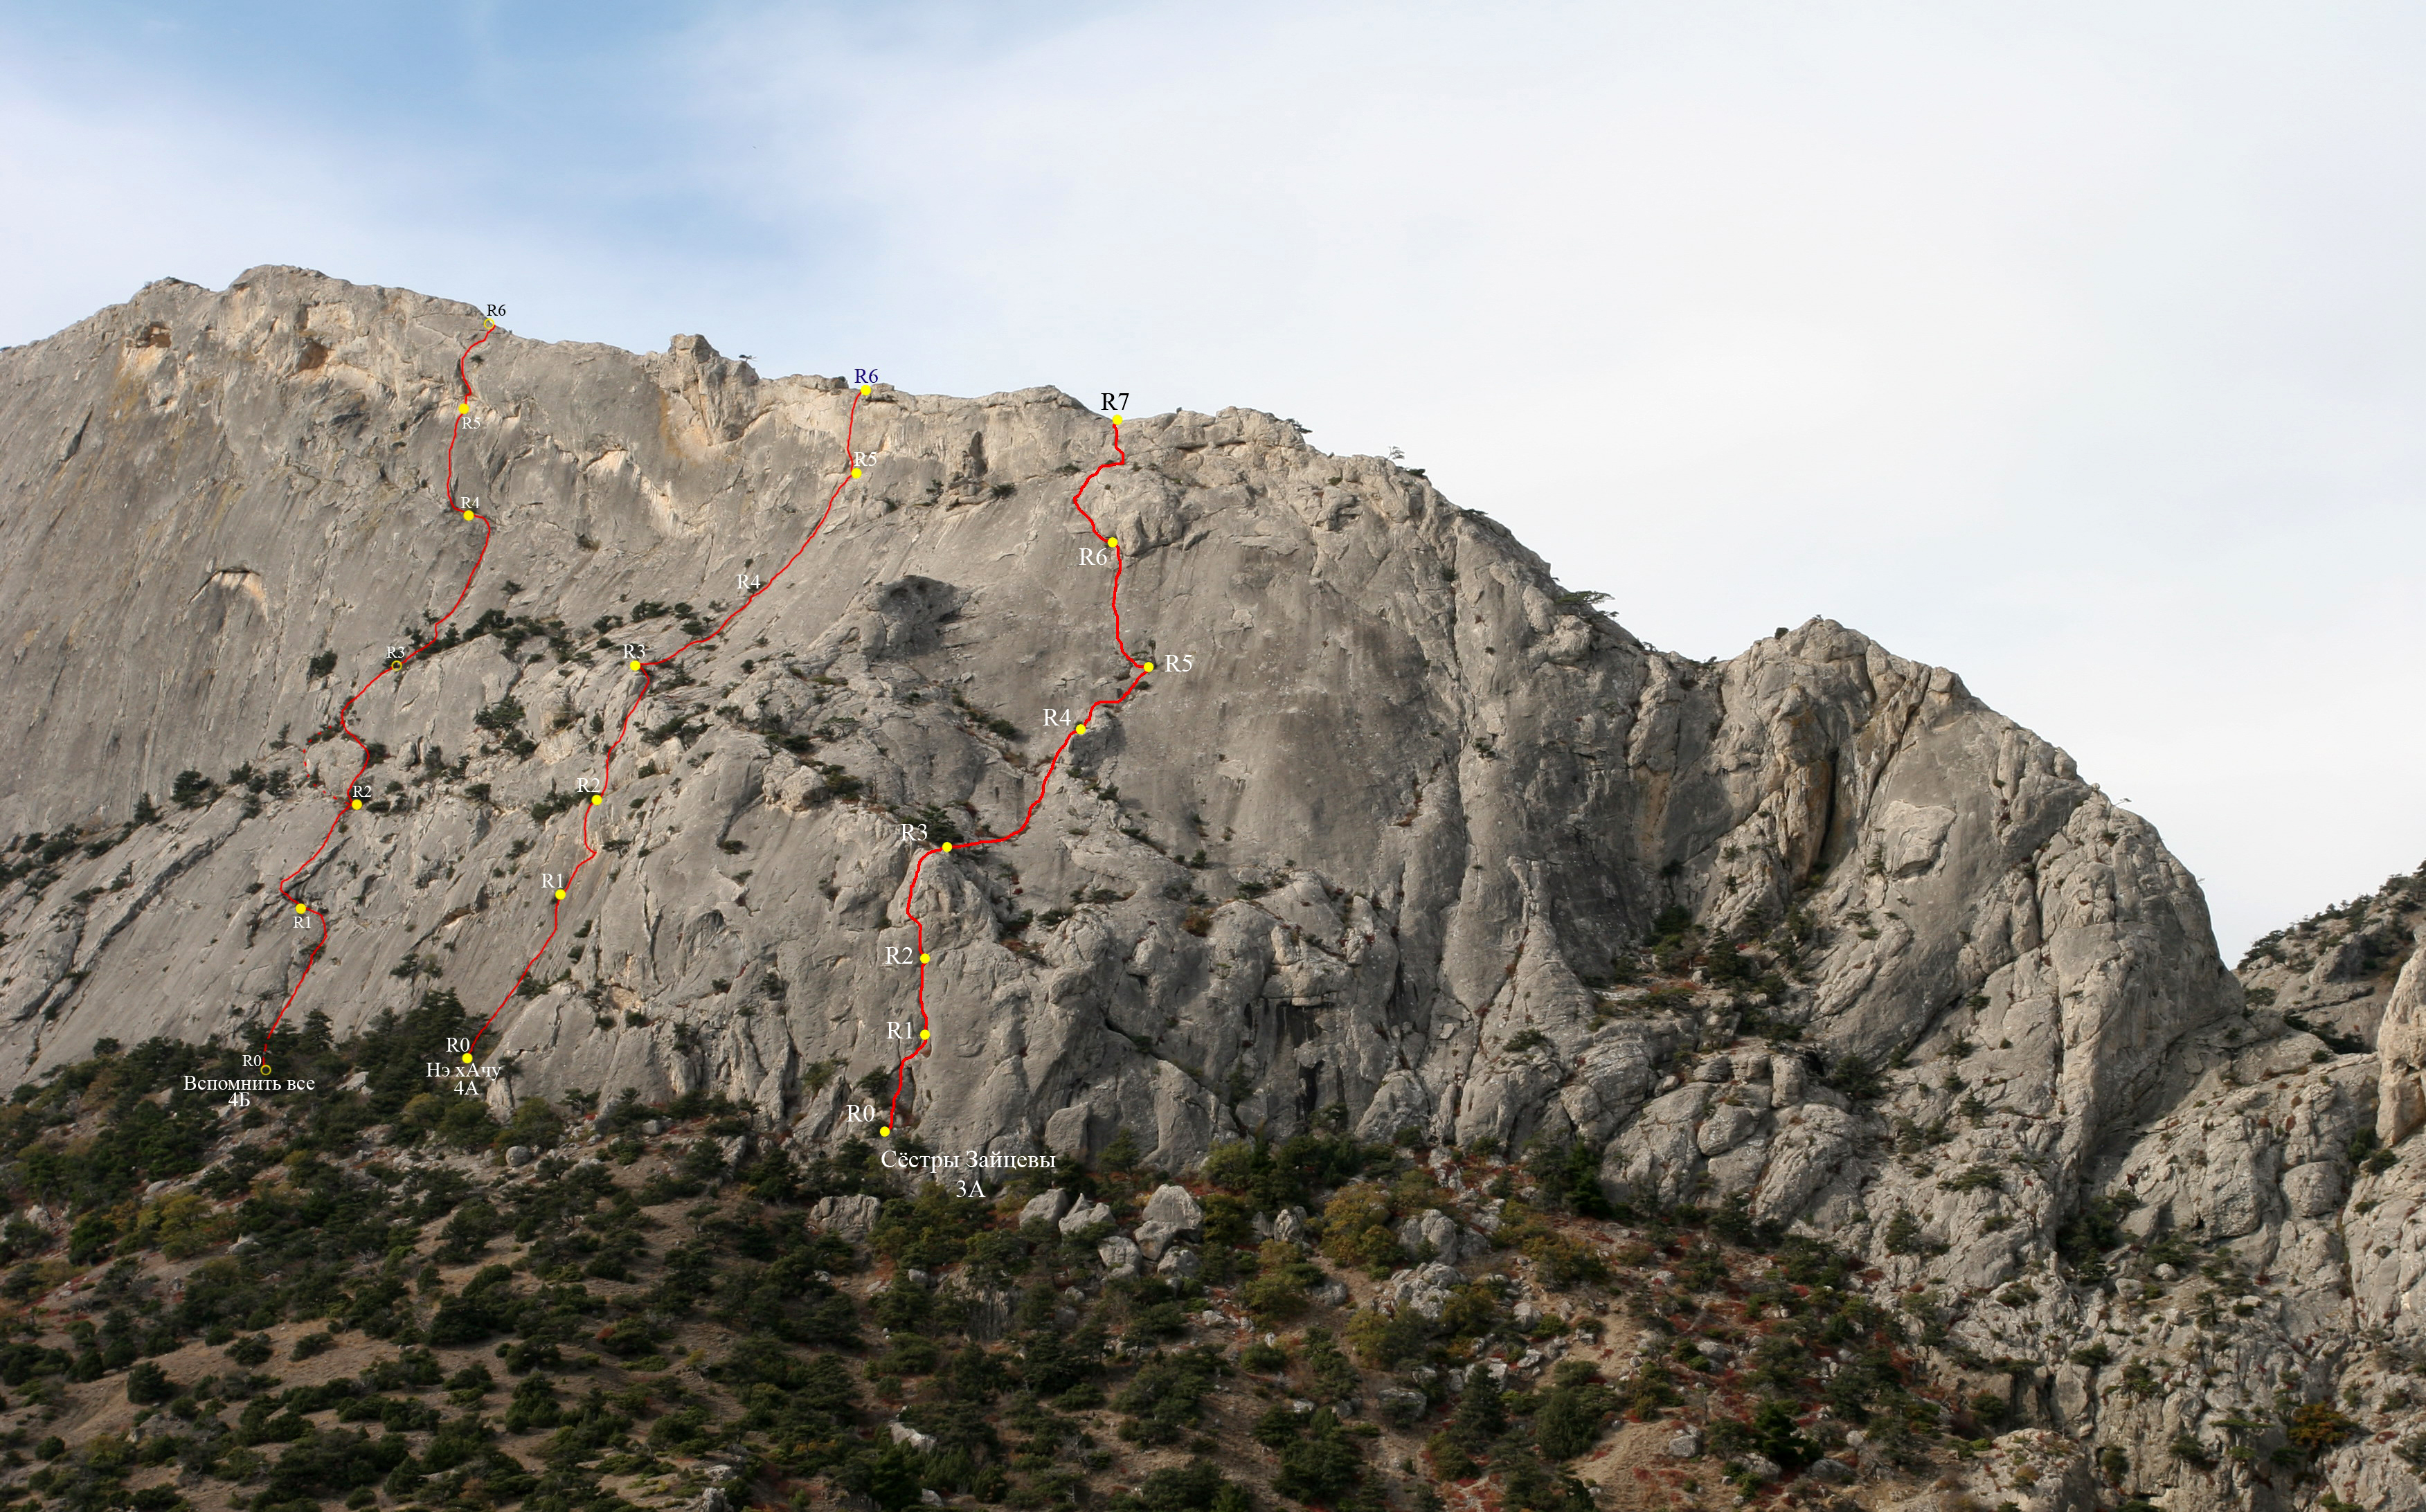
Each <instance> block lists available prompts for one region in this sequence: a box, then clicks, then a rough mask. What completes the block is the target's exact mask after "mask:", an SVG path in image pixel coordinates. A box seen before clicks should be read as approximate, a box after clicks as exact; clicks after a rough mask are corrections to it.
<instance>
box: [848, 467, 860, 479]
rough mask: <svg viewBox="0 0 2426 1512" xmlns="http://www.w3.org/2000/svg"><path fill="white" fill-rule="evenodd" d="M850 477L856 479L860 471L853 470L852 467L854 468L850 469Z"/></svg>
mask: <svg viewBox="0 0 2426 1512" xmlns="http://www.w3.org/2000/svg"><path fill="white" fill-rule="evenodd" d="M850 475H851V476H853V477H858V476H859V475H860V471H859V469H858V468H855V467H854V468H852V469H851V470H850Z"/></svg>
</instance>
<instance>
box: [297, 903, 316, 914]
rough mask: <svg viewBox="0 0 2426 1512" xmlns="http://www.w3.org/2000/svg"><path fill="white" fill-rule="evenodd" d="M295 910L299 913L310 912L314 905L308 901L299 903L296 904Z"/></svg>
mask: <svg viewBox="0 0 2426 1512" xmlns="http://www.w3.org/2000/svg"><path fill="white" fill-rule="evenodd" d="M295 911H296V912H298V913H309V912H311V911H312V905H310V904H308V903H299V904H297V905H295Z"/></svg>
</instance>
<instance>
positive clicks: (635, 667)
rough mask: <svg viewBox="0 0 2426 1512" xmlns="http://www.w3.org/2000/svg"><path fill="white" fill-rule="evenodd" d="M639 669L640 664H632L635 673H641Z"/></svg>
mask: <svg viewBox="0 0 2426 1512" xmlns="http://www.w3.org/2000/svg"><path fill="white" fill-rule="evenodd" d="M639 669H640V664H639V663H638V662H634V663H633V664H632V670H633V671H635V672H637V671H639Z"/></svg>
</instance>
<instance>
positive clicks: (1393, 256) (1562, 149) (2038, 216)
mask: <svg viewBox="0 0 2426 1512" xmlns="http://www.w3.org/2000/svg"><path fill="white" fill-rule="evenodd" d="M2421 72H2426V12H2419V11H2418V10H2416V9H2415V8H2400V7H2394V6H2369V5H2350V6H2337V7H2333V8H2319V7H2292V6H2288V5H2286V6H2276V7H2256V6H2246V5H2214V4H2208V5H2196V6H2193V5H2186V4H2185V5H2165V4H2150V5H2143V6H2136V7H2131V8H2113V7H2109V6H2093V5H2086V4H2082V5H2065V4H2050V5H2044V6H2034V7H2030V8H2019V9H2017V8H2011V7H1995V6H1989V5H1985V4H1979V5H1946V4H1929V5H1918V4H1914V5H1902V6H1898V5H1846V4H1796V5H1785V4H1777V5H1750V4H1727V3H1706V4H1692V5H1686V4H1673V5H1656V6H1655V5H1609V4H1596V5H1589V6H1582V5H1578V6H1562V5H1527V6H1507V7H1496V8H1478V7H1472V6H1448V5H1423V4H1391V5H1372V6H1361V5H1305V4H1295V5H1257V4H1239V5H1231V6H1224V7H1204V6H1166V5H1154V4H1140V5H1119V6H1113V5H1085V4H1063V5H1055V6H1035V5H1018V4H989V5H971V6H950V5H921V6H866V5H861V6H852V7H826V6H813V5H794V6H749V5H737V4H728V5H709V6H691V7H663V6H659V7H641V6H629V5H585V6H579V7H574V6H552V5H530V4H525V5H513V6H506V5H449V4H443V3H441V4H428V5H415V6H412V7H376V8H373V7H354V8H346V7H326V6H315V7H304V6H242V7H239V6H225V5H222V6H204V5H186V6H167V5H126V4H105V3H104V4H86V5H82V6H78V7H58V6H43V7H35V6H30V5H19V4H13V3H6V0H0V131H5V132H6V133H7V138H6V139H7V140H8V142H9V144H10V146H9V150H8V152H7V153H0V204H6V205H7V206H8V217H9V226H8V230H9V233H10V234H8V235H7V236H5V237H0V278H5V283H0V288H5V289H6V290H7V293H6V294H5V296H0V343H14V342H22V341H26V340H31V339H34V338H37V337H39V336H40V335H43V334H45V333H47V332H49V331H51V330H56V329H57V328H58V327H60V326H62V325H65V324H67V323H69V322H70V321H73V320H74V319H77V318H80V317H81V316H83V315H85V314H89V313H91V311H93V310H94V309H96V308H98V307H100V306H102V305H104V304H107V303H110V302H113V301H115V300H118V299H121V298H125V297H126V295H128V294H129V293H131V292H132V291H133V290H134V289H135V288H137V286H139V285H140V284H142V283H143V282H145V281H148V280H150V279H153V278H157V277H161V276H164V275H175V276H177V277H181V278H186V279H190V280H192V281H196V282H200V283H205V284H209V285H211V286H214V287H217V286H220V285H223V284H225V283H226V281H228V280H229V279H230V278H232V277H234V276H235V274H236V273H237V272H239V271H240V270H242V269H243V268H245V267H247V266H250V265H254V264H259V263H273V262H275V263H296V264H301V265H307V266H313V267H318V268H321V269H323V270H324V271H327V272H330V273H332V274H335V275H337V276H340V277H343V278H348V279H351V280H354V281H361V282H380V283H396V284H402V285H406V286H409V287H412V288H416V289H420V290H423V291H425V292H429V293H432V294H441V295H446V296H451V297H454V298H465V299H471V300H476V301H479V302H483V303H487V302H496V303H503V304H505V305H507V306H508V307H509V311H510V314H509V319H508V322H507V323H508V324H509V325H510V326H512V327H514V328H515V329H516V330H520V331H522V332H523V333H525V334H527V335H532V336H540V337H547V338H568V339H583V340H594V341H606V342H611V343H614V344H616V345H619V346H633V347H640V348H658V347H662V346H664V345H665V343H666V341H667V339H668V337H669V336H671V334H672V333H674V332H676V331H700V332H704V334H706V335H707V336H708V337H709V338H710V339H711V340H713V341H715V342H716V343H717V345H718V346H720V347H721V348H722V349H724V350H726V351H729V352H749V353H752V354H753V355H754V356H755V357H756V358H757V360H758V363H759V366H760V368H761V369H762V370H763V371H768V372H773V373H780V372H791V371H813V372H836V371H841V370H844V369H847V368H850V367H856V366H871V365H873V366H878V367H880V368H881V370H882V371H883V372H884V375H885V377H886V378H888V379H891V380H892V381H895V382H898V383H900V384H902V385H903V386H904V387H908V388H913V389H920V390H928V391H933V392H943V393H959V394H975V393H985V392H990V391H994V390H1000V389H1011V388H1021V387H1026V386H1028V385H1030V384H1035V383H1057V384H1059V385H1060V386H1061V387H1063V388H1065V389H1068V390H1070V391H1072V392H1074V393H1080V394H1092V393H1094V392H1096V391H1099V390H1102V389H1106V388H1111V389H1122V390H1127V391H1129V392H1131V393H1132V394H1133V395H1134V406H1133V407H1134V408H1135V409H1137V410H1140V411H1154V410H1166V409H1170V408H1173V407H1179V406H1185V407H1188V408H1192V409H1200V410H1215V409H1220V408H1221V407H1223V406H1226V405H1233V404H1236V405H1244V406H1250V407H1253V408H1257V409H1264V410H1273V411H1275V412H1277V413H1281V414H1285V415H1290V416H1293V417H1295V418H1297V419H1299V420H1300V421H1302V422H1303V423H1304V424H1306V425H1308V426H1312V427H1313V429H1314V440H1315V441H1316V442H1318V443H1319V444H1323V445H1326V446H1328V447H1330V448H1332V449H1334V450H1339V451H1381V450H1383V449H1386V448H1388V447H1390V446H1394V445H1395V446H1399V447H1401V448H1403V449H1404V451H1405V452H1406V454H1407V458H1408V460H1409V461H1410V462H1412V463H1414V464H1415V465H1418V466H1423V467H1425V468H1427V469H1428V470H1429V471H1430V472H1431V476H1432V477H1433V479H1434V480H1435V481H1436V482H1439V483H1440V484H1441V485H1442V486H1443V488H1444V489H1445V490H1446V491H1448V493H1449V494H1450V495H1451V496H1452V497H1454V498H1456V499H1457V500H1458V501H1459V502H1461V503H1463V504H1465V505H1468V506H1471V507H1479V508H1482V509H1486V510H1488V511H1489V512H1491V513H1492V514H1494V515H1496V516H1497V517H1498V518H1500V519H1502V520H1504V521H1506V522H1508V523H1510V524H1511V525H1512V526H1513V527H1514V528H1515V529H1516V530H1517V531H1518V533H1519V534H1520V535H1521V536H1522V537H1523V538H1524V539H1526V540H1527V541H1528V543H1530V544H1531V545H1533V546H1534V547H1535V548H1536V549H1537V550H1539V551H1541V552H1542V553H1543V555H1545V556H1547V557H1548V558H1549V559H1550V561H1551V562H1552V563H1553V565H1554V566H1555V567H1556V568H1557V569H1558V571H1559V572H1560V574H1561V577H1562V579H1563V580H1564V581H1566V582H1567V583H1568V584H1569V585H1570V586H1572V587H1593V588H1600V589H1604V590H1607V591H1609V592H1610V593H1612V594H1613V595H1615V607H1616V608H1617V610H1618V612H1619V613H1620V614H1621V616H1622V618H1624V619H1625V620H1626V622H1627V623H1628V624H1629V625H1630V626H1632V627H1633V628H1634V629H1635V630H1636V631H1637V633H1639V634H1641V635H1644V636H1645V637H1646V638H1648V639H1650V640H1652V641H1654V642H1656V643H1658V644H1660V645H1663V646H1670V647H1674V648H1675V649H1678V650H1681V651H1687V652H1690V653H1692V654H1695V655H1707V656H1723V655H1727V654H1731V653H1733V652H1734V651H1738V650H1740V649H1741V648H1742V647H1743V646H1744V645H1745V644H1746V643H1748V642H1749V641H1750V640H1752V639H1753V638H1755V637H1756V636H1758V635H1763V634H1766V633H1767V632H1768V631H1769V630H1770V629H1771V628H1772V627H1774V626H1776V625H1779V624H1791V623H1795V622H1798V621H1800V620H1801V619H1803V618H1805V617H1807V616H1809V615H1812V614H1825V615H1828V616H1830V617H1832V618H1835V619H1840V620H1842V621H1844V622H1846V623H1848V624H1851V625H1853V626H1855V627H1856V628H1859V629H1862V630H1864V631H1867V632H1868V633H1870V634H1871V635H1876V636H1877V637H1879V638H1880V639H1881V640H1883V641H1884V642H1885V643H1886V644H1887V645H1888V646H1889V648H1890V649H1892V650H1894V651H1898V652H1900V653H1902V654H1905V655H1908V656H1913V657H1917V658H1919V659H1922V660H1926V661H1931V662H1935V663H1939V664H1941V665H1945V666H1948V667H1951V668H1955V669H1956V670H1957V671H1959V672H1961V673H1962V674H1963V676H1964V677H1965V681H1966V682H1968V683H1969V684H1970V685H1971V686H1972V687H1973V688H1974V689H1975V690H1976V691H1978V692H1979V693H1980V694H1981V696H1982V697H1983V698H1985V699H1987V700H1989V701H1990V702H1992V703H1994V704H1995V705H1996V706H1997V707H1998V708H2000V709H2002V710H2004V711H2005V712H2006V713H2008V714H2011V715H2013V716H2014V717H2016V718H2019V719H2021V720H2023V721H2024V722H2025V723H2028V724H2030V725H2031V726H2032V727H2033V728H2035V729H2037V730H2038V731H2039V732H2042V733H2043V734H2045V735H2046V736H2047V737H2048V738H2050V739H2052V740H2055V741H2056V742H2058V743H2059V744H2061V745H2062V746H2064V747H2065V748H2068V749H2070V750H2071V751H2073V752H2074V753H2075V754H2076V755H2077V756H2078V758H2079V759H2080V762H2081V764H2082V767H2083V769H2084V771H2085V772H2086V773H2087V774H2088V775H2089V776H2091V777H2092V778H2093V779H2094V780H2099V781H2101V782H2102V783H2103V784H2104V785H2105V786H2106V788H2107V790H2108V791H2109V792H2110V793H2112V794H2114V795H2116V796H2119V797H2124V798H2127V799H2128V800H2130V801H2131V804H2132V806H2133V807H2134V808H2136V809H2137V810H2139V811H2140V812H2143V813H2144V814H2146V815H2147V816H2148V817H2149V818H2151V819H2152V820H2153V821H2155V822H2156V823H2157V824H2158V826H2159V828H2161V829H2162V830H2163V832H2164V833H2165V835H2166V838H2167V840H2168V841H2169V843H2171V844H2173V846H2174V847H2175V850H2176V851H2177V852H2178V853H2179V854H2181V855H2182V857H2183V858H2184V859H2185V860H2186V861H2188V862H2189V863H2190V864H2191V868H2192V869H2193V870H2194V871H2195V872H2196V873H2197V874H2198V875H2199V876H2200V877H2201V878H2202V879H2203V880H2204V881H2205V883H2206V884H2207V887H2208V893H2209V897H2210V900H2211V902H2212V903H2213V905H2214V908H2215V910H2216V914H2217V919H2218V925H2219V932H2220V933H2221V935H2222V936H2223V937H2224V941H2225V943H2226V946H2227V948H2228V949H2237V947H2238V946H2239V945H2240V943H2241V942H2243V941H2246V940H2248V939H2249V938H2250V937H2252V936H2254V935H2255V934H2256V933H2259V932H2261V931H2262V930H2264V929H2267V928H2270V927H2272V926H2273V925H2277V924H2280V923H2284V922H2287V921H2288V920H2289V919H2291V918H2293V917H2297V916H2299V915H2301V914H2305V913H2306V912H2309V911H2312V910H2313V909H2316V908H2318V907H2321V906H2322V905H2324V904H2326V903H2330V902H2333V901H2336V900H2337V899H2339V898H2342V897H2345V896H2348V895H2349V894H2351V893H2354V892H2357V891H2360V890H2363V889H2365V888H2368V887H2370V886H2372V885H2374V884H2375V883H2376V882H2377V881H2378V880H2380V879H2381V878H2382V877H2384V876H2385V875H2386V874H2387V873H2388V872H2391V871H2393V870H2396V869H2407V868H2408V867H2411V866H2413V865H2416V864H2417V863H2418V861H2419V859H2420V858H2421V857H2426V782H2421V781H2420V780H2419V779H2420V777H2421V775H2426V774H2421V770H2420V769H2421V766H2426V756H2421V754H2420V753H2421V751H2426V740H2421V736H2426V716H2421V712H2420V700H2419V697H2418V689H2419V687H2420V685H2421V678H2420V675H2419V674H2420V673H2421V671H2426V642H2421V637H2420V636H2419V635H2418V633H2417V616H2418V587H2419V582H2418V579H2419V571H2420V569H2419V564H2420V562H2421V560H2426V551H2422V550H2421V548H2426V527H2421V524H2420V517H2419V509H2418V506H2419V493H2420V488H2421V482H2420V480H2421V478H2426V427H2421V426H2420V425H2419V423H2418V416H2419V414H2420V412H2421V411H2420V405H2421V401H2426V285H2421V281H2420V278H2419V276H2418V269H2420V268H2426V151H2421V149H2420V147H2419V145H2418V144H2419V143H2421V142H2426V119H2421V118H2426V91H2421V90H2419V89H2418V88H2417V87H2416V83H2415V81H2416V80H2417V79H2418V77H2419V76H2420V75H2421Z"/></svg>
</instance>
